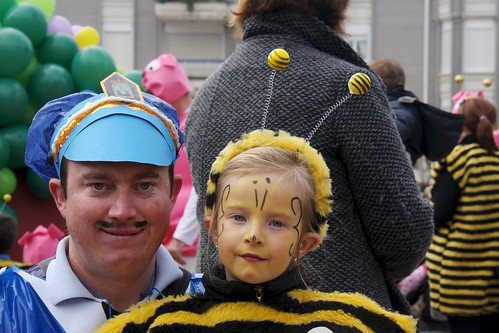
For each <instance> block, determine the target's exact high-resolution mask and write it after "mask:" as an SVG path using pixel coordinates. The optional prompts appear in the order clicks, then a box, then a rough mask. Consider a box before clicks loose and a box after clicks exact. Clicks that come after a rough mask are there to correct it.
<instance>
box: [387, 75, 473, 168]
mask: <svg viewBox="0 0 499 333" xmlns="http://www.w3.org/2000/svg"><path fill="white" fill-rule="evenodd" d="M387 94H388V100H389V101H390V106H391V108H392V110H393V112H394V113H395V116H396V119H395V124H396V125H397V129H398V131H399V134H400V137H401V138H402V142H403V143H404V145H405V148H406V150H407V152H408V153H409V154H410V156H411V162H412V164H415V163H416V161H417V159H418V158H420V157H421V156H423V155H424V156H425V157H426V158H427V159H428V160H430V161H438V160H440V159H442V158H444V157H445V156H447V155H448V154H449V153H450V152H451V151H452V149H453V148H454V147H455V146H456V144H457V143H458V140H459V136H460V135H461V131H462V128H463V125H464V116H463V115H461V114H452V113H450V112H446V111H443V110H441V109H439V108H437V107H434V106H432V105H429V104H426V103H423V102H421V101H419V100H418V98H417V97H416V96H415V95H414V94H413V93H412V92H411V91H408V90H405V88H404V86H403V85H398V86H395V87H393V88H392V89H390V90H388V92H387Z"/></svg>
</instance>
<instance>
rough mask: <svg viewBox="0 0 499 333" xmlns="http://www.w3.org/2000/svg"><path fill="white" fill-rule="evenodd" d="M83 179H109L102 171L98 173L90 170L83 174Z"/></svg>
mask: <svg viewBox="0 0 499 333" xmlns="http://www.w3.org/2000/svg"><path fill="white" fill-rule="evenodd" d="M82 179H83V180H89V179H101V180H106V179H109V176H107V175H106V174H104V173H99V172H90V173H87V174H84V175H83V177H82Z"/></svg>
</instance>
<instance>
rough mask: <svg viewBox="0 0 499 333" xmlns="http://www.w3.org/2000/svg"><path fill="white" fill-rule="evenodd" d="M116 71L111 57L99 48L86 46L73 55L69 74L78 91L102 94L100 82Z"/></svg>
mask: <svg viewBox="0 0 499 333" xmlns="http://www.w3.org/2000/svg"><path fill="white" fill-rule="evenodd" d="M115 71H116V65H115V63H114V60H113V57H112V56H111V55H110V54H109V52H107V51H106V50H105V49H104V48H102V47H100V46H87V47H84V48H82V49H80V51H79V52H78V53H77V54H76V55H75V57H74V58H73V62H72V63H71V73H73V80H74V82H75V85H76V89H77V90H78V91H82V90H91V91H94V92H96V93H99V92H102V88H101V86H100V81H102V80H103V79H105V78H106V77H108V76H109V75H110V74H112V73H113V72H115Z"/></svg>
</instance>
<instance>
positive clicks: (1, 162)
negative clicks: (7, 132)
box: [0, 135, 10, 168]
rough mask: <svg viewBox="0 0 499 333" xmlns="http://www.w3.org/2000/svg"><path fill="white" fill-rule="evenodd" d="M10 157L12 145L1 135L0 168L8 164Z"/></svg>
mask: <svg viewBox="0 0 499 333" xmlns="http://www.w3.org/2000/svg"><path fill="white" fill-rule="evenodd" d="M9 157H10V145H9V143H8V142H7V141H6V140H5V139H4V138H3V136H1V135H0V168H3V167H5V166H6V165H7V162H8V161H9Z"/></svg>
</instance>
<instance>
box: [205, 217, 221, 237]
mask: <svg viewBox="0 0 499 333" xmlns="http://www.w3.org/2000/svg"><path fill="white" fill-rule="evenodd" d="M204 225H205V227H206V229H207V230H208V233H209V234H210V236H211V239H212V240H213V243H215V244H217V242H218V235H217V226H216V225H214V226H213V229H210V225H211V216H206V217H205V218H204Z"/></svg>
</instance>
